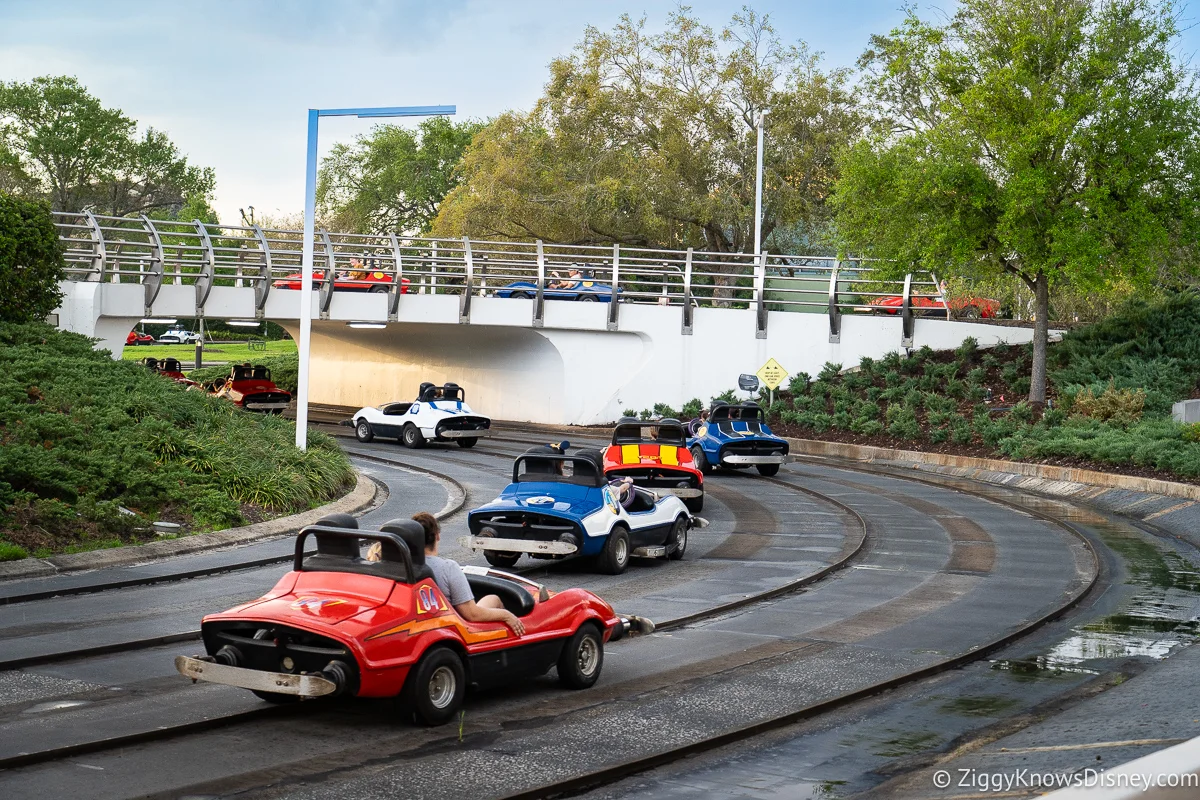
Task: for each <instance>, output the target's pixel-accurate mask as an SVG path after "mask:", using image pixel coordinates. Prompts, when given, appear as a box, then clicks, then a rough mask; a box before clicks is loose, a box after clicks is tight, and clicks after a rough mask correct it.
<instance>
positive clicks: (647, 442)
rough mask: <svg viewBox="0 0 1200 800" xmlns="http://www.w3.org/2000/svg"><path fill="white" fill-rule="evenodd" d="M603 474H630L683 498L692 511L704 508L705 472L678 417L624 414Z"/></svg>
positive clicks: (648, 486)
mask: <svg viewBox="0 0 1200 800" xmlns="http://www.w3.org/2000/svg"><path fill="white" fill-rule="evenodd" d="M604 477H606V478H609V479H612V478H624V477H630V478H633V482H634V484H635V485H637V486H640V487H642V488H643V489H650V490H652V491H654V492H657V493H659V494H673V495H675V496H676V497H678V498H680V499H682V500H683V504H684V505H685V506H687V509H688V511H691V512H692V513H693V514H698V513H700V512H701V511H703V510H704V475H703V474H702V473H701V472H700V470H698V469H696V461H695V459H694V458H693V457H692V453H691V451H690V450H688V447H687V434H686V433H685V432H684V429H683V424H682V423H681V422H680V421H679V420H677V419H663V420H659V421H658V422H642V421H639V420H636V419H634V418H633V417H625V418H624V419H622V420H621V421H620V422H618V423H617V427H616V428H614V429H613V436H612V444H610V445H609V446H608V449H607V450H605V451H604Z"/></svg>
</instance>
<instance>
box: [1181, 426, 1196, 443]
mask: <svg viewBox="0 0 1200 800" xmlns="http://www.w3.org/2000/svg"><path fill="white" fill-rule="evenodd" d="M1179 436H1180V438H1181V439H1183V440H1184V441H1185V442H1200V422H1193V423H1191V424H1190V425H1184V426H1183V427H1182V428H1181V429H1180V431H1179Z"/></svg>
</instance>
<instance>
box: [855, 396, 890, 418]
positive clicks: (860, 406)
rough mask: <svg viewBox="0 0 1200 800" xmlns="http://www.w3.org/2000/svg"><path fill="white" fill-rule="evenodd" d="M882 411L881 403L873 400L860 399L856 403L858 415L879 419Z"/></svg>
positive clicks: (856, 414) (856, 413)
mask: <svg viewBox="0 0 1200 800" xmlns="http://www.w3.org/2000/svg"><path fill="white" fill-rule="evenodd" d="M882 413H883V411H882V409H880V408H879V403H876V402H874V401H872V400H859V401H858V402H856V403H855V404H854V414H855V416H858V417H866V418H867V419H879V415H880V414H882Z"/></svg>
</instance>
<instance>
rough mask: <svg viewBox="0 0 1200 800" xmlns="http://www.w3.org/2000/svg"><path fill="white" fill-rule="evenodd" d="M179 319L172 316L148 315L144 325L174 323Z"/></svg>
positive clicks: (143, 321) (143, 322)
mask: <svg viewBox="0 0 1200 800" xmlns="http://www.w3.org/2000/svg"><path fill="white" fill-rule="evenodd" d="M178 321H179V320H177V319H174V318H172V317H146V318H145V319H143V320H142V324H143V325H174V324H175V323H176V322H178Z"/></svg>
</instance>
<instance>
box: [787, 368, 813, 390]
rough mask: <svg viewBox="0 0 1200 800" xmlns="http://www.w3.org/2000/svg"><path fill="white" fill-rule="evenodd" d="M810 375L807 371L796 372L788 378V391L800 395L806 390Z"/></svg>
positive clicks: (810, 378)
mask: <svg viewBox="0 0 1200 800" xmlns="http://www.w3.org/2000/svg"><path fill="white" fill-rule="evenodd" d="M811 380H812V377H811V376H810V375H809V374H808V373H807V372H797V373H796V374H795V375H793V376H792V377H791V378H790V379H788V391H789V392H791V393H792V394H793V395H797V396H799V395H802V394H805V393H807V392H808V384H809V381H811Z"/></svg>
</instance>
